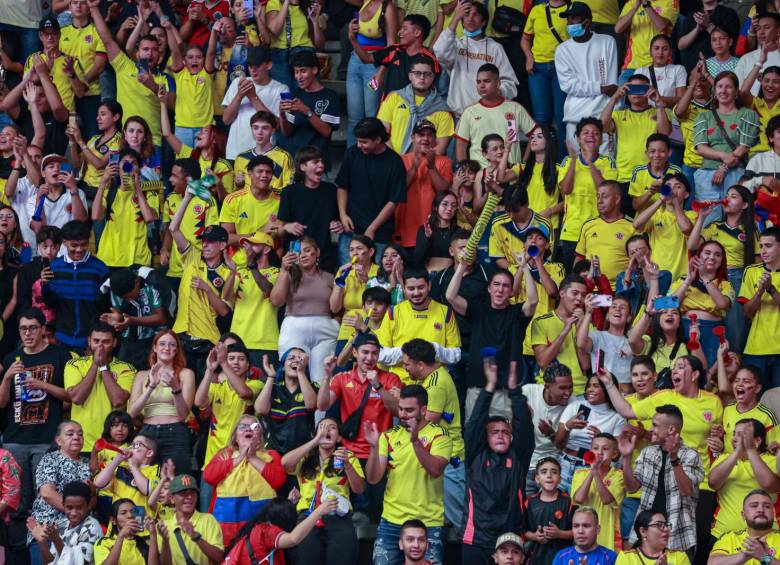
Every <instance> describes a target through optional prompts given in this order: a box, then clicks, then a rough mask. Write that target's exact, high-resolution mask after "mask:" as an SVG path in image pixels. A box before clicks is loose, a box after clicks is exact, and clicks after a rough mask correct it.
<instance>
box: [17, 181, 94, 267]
mask: <svg viewBox="0 0 780 565" xmlns="http://www.w3.org/2000/svg"><path fill="white" fill-rule="evenodd" d="M79 198H80V199H81V203H82V204H83V205H84V209H85V210H86V209H87V198H86V196H85V195H84V191H83V190H81V189H79ZM37 203H38V187H37V186H35V185H34V184H32V183H31V182H30V181H29V180H28V178H27V177H24V178H21V179H19V182H18V183H17V185H16V193H15V194H14V197H13V200H12V201H11V207H12V208H13V209H14V210H15V211H16V214H17V215H18V216H19V228H20V229H21V231H22V238H23V239H24V241H25V242H26V243H27V244H28V245H29V246H30V249H32V250H33V255H37V250H38V245H37V243H36V242H35V232H34V231H33V230H32V228H30V222H31V221H32V217H33V214H35V206H36V204H37ZM71 207H72V204H71V196H70V193H68V191H67V189H66V190H63V192H62V194H61V195H60V197H59V198H57V200H50V197H49V196H47V197H46V202H44V204H43V211H44V213H45V215H46V225H47V226H57V227H58V228H61V227H62V226H64V225H65V224H67V223H68V222H69V221H71V220H72V219H73V213H72V211H71Z"/></svg>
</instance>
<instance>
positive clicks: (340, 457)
mask: <svg viewBox="0 0 780 565" xmlns="http://www.w3.org/2000/svg"><path fill="white" fill-rule="evenodd" d="M340 442H341V435H339V424H338V422H336V420H334V419H332V418H325V419H323V420H322V421H320V423H319V425H318V426H317V435H316V436H315V437H314V439H312V440H311V441H309V442H307V443H305V444H303V445H302V446H300V447H298V448H296V449H293V450H292V451H290V452H289V453H286V454H285V455H284V457H282V465H283V466H284V470H285V471H286V472H287V473H289V474H291V475H292V474H295V475H296V476H297V478H298V485H299V489H300V491H301V498H300V500H299V501H298V504H297V506H296V510H297V511H298V520H299V521H301V520H303V519H305V518H306V516H308V515H309V514H310V513H311V512H312V511H313V510H314V509H315V508H317V507H318V506H319V505H320V504H322V502H324V501H325V500H327V499H328V498H330V497H333V496H334V495H335V496H336V498H337V500H338V502H339V505H338V508H337V510H336V512H335V513H334V514H332V515H328V516H325V518H324V519H323V521H322V525H321V527H319V528H315V529H314V530H313V531H312V532H311V533H310V534H309V535H308V536H306V538H305V539H304V540H303V541H302V542H301V543H300V545H299V546H298V547H297V549H296V550H295V555H296V561H297V562H299V563H321V564H322V565H342V564H344V565H352V564H354V563H357V559H358V540H357V535H356V533H355V526H354V525H353V524H352V505H351V504H350V502H349V499H350V495H351V494H352V493H355V494H362V493H363V491H364V490H365V488H366V480H365V477H364V474H363V468H362V467H361V466H360V462H359V461H358V460H357V459H356V458H355V456H354V455H353V454H352V452H350V451H347V449H345V448H344V447H342V446H341V443H340Z"/></svg>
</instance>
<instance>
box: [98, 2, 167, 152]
mask: <svg viewBox="0 0 780 565" xmlns="http://www.w3.org/2000/svg"><path fill="white" fill-rule="evenodd" d="M87 1H88V2H89V9H90V15H91V16H92V21H94V22H95V29H97V32H98V34H99V35H100V39H101V40H102V41H103V44H104V45H105V47H106V54H108V60H109V62H110V63H111V66H112V67H113V68H114V73H115V74H116V92H117V102H119V103H120V104H121V105H122V110H123V115H125V116H141V117H142V118H143V119H144V120H146V123H147V124H149V129H151V130H152V136H153V137H154V145H155V147H160V146H161V144H162V127H161V125H160V100H159V98H158V97H157V94H158V92H159V90H160V87H161V86H162V87H163V88H165V89H166V90H167V91H168V92H170V93H171V96H169V97H168V108H169V109H173V108H174V107H175V105H176V96H175V94H174V93H175V91H176V86H175V83H174V82H173V77H171V76H170V75H168V74H167V73H165V72H163V70H162V69H159V68H158V67H157V61H158V60H159V53H160V49H161V46H160V44H159V43H158V42H157V39H155V38H154V36H151V35H145V36H143V37H141V39H140V40H139V42H138V50H137V51H136V54H135V61H133V60H131V59H130V57H128V56H127V55H126V54H125V53H124V51H122V49H121V48H120V47H119V44H118V43H117V42H116V40H115V39H114V36H113V34H112V33H111V30H110V29H109V28H108V25H107V24H106V20H105V19H104V18H103V14H101V13H100V4H101V2H100V0H87Z"/></svg>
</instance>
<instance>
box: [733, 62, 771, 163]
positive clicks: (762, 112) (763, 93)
mask: <svg viewBox="0 0 780 565" xmlns="http://www.w3.org/2000/svg"><path fill="white" fill-rule="evenodd" d="M762 59H763V61H762ZM758 62H759V63H762V65H763V63H766V53H765V52H764V51H763V50H762V51H761V57H760V58H759V60H758ZM759 73H760V74H761V89H760V90H759V91H758V96H755V97H754V96H753V95H752V94H751V93H750V89H751V88H753V83H755V82H756V79H757V78H758V76H759ZM739 94H740V96H741V97H742V102H743V104H745V106H747V107H748V108H753V111H754V112H755V113H756V114H758V120H759V122H760V123H761V128H760V129H759V138H758V143H756V144H755V145H754V146H753V147H751V148H750V154H751V155H755V154H756V153H760V152H762V151H769V141H768V140H767V137H766V126H767V124H768V123H769V120H771V119H772V118H774V117H775V116H780V104H778V103H777V102H778V100H780V67H778V66H775V65H773V66H771V67H767V68H765V69H763V71H762V70H761V67H759V66H757V64H756V65H753V68H752V69H751V71H750V74H748V76H747V77H745V80H744V81H742V84H741V85H740V88H739Z"/></svg>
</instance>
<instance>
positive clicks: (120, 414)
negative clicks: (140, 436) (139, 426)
mask: <svg viewBox="0 0 780 565" xmlns="http://www.w3.org/2000/svg"><path fill="white" fill-rule="evenodd" d="M116 424H125V425H126V426H127V439H126V440H125V441H126V442H127V443H130V442H131V441H132V440H133V436H135V428H134V427H133V419H132V418H131V417H130V414H128V413H127V412H125V411H124V410H113V411H111V412H109V414H108V416H106V420H105V422H103V433H102V434H101V436H100V437H102V438H103V439H104V440H106V441H108V442H113V441H114V440H113V439H111V426H114V425H116Z"/></svg>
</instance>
